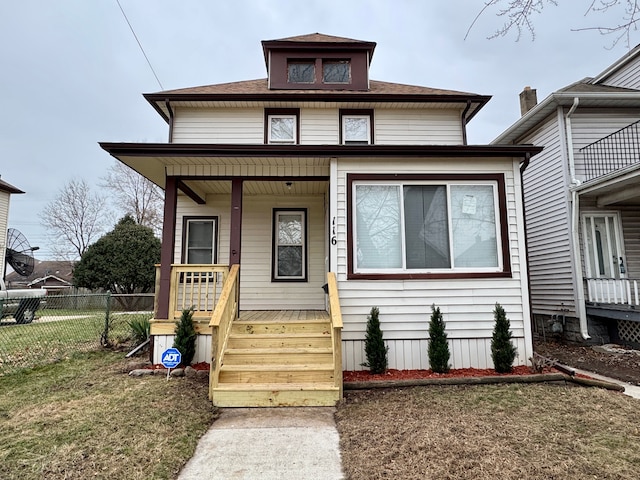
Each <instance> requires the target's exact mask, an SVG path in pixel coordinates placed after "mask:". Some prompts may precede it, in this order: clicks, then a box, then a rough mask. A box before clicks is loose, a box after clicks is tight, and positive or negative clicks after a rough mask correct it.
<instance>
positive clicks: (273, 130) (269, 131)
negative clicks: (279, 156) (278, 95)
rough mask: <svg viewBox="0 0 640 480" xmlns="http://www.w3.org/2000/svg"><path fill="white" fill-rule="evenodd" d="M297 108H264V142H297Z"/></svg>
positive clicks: (298, 116)
mask: <svg viewBox="0 0 640 480" xmlns="http://www.w3.org/2000/svg"><path fill="white" fill-rule="evenodd" d="M299 118H300V115H299V110H298V109H265V143H277V144H284V143H292V144H293V143H299V140H298V122H299Z"/></svg>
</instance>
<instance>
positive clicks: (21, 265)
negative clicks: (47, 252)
mask: <svg viewBox="0 0 640 480" xmlns="http://www.w3.org/2000/svg"><path fill="white" fill-rule="evenodd" d="M38 248H39V247H32V246H31V245H29V242H28V241H27V239H26V237H25V236H24V235H23V234H22V233H20V231H19V230H16V229H15V228H10V229H8V230H7V248H6V253H5V260H6V262H7V263H8V264H9V265H10V266H11V268H13V269H14V270H15V272H16V273H17V274H18V275H21V276H23V277H28V276H29V275H31V274H32V273H33V267H34V261H33V252H34V250H38Z"/></svg>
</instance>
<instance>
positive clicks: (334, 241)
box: [331, 217, 338, 245]
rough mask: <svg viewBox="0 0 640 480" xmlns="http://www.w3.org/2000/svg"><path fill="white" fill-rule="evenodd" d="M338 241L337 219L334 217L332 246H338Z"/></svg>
mask: <svg viewBox="0 0 640 480" xmlns="http://www.w3.org/2000/svg"><path fill="white" fill-rule="evenodd" d="M337 243H338V239H337V238H336V217H333V220H332V221H331V245H336V244H337Z"/></svg>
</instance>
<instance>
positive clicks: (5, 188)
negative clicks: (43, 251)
mask: <svg viewBox="0 0 640 480" xmlns="http://www.w3.org/2000/svg"><path fill="white" fill-rule="evenodd" d="M12 193H14V194H15V193H24V192H23V191H22V190H20V189H18V188H16V187H14V186H13V185H10V184H8V183H7V182H5V181H4V180H2V179H1V178H0V279H4V275H5V268H6V262H5V255H6V246H7V224H8V222H9V201H10V199H11V194H12Z"/></svg>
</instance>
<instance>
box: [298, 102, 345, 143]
mask: <svg viewBox="0 0 640 480" xmlns="http://www.w3.org/2000/svg"><path fill="white" fill-rule="evenodd" d="M339 135H340V118H339V113H338V109H337V108H323V109H320V108H318V109H311V108H304V109H301V110H300V143H301V144H303V145H337V144H338V142H339V141H340V137H339Z"/></svg>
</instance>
